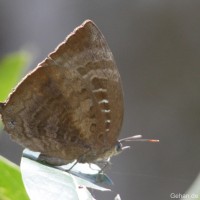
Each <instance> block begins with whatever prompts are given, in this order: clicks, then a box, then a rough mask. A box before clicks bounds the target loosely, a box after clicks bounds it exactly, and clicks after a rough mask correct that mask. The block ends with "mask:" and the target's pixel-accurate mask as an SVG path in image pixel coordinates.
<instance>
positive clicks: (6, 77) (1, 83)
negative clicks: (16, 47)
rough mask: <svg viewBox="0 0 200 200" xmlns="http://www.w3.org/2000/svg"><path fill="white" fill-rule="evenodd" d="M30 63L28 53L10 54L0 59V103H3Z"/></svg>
mask: <svg viewBox="0 0 200 200" xmlns="http://www.w3.org/2000/svg"><path fill="white" fill-rule="evenodd" d="M29 61H30V54H29V53H28V52H24V51H20V52H17V53H12V54H9V55H7V56H5V57H4V58H2V59H0V101H5V100H6V99H7V96H8V94H9V93H10V92H11V90H12V88H13V87H14V86H15V85H16V84H17V82H18V81H19V79H20V78H21V76H22V74H23V70H24V67H26V66H27V64H28V62H29Z"/></svg>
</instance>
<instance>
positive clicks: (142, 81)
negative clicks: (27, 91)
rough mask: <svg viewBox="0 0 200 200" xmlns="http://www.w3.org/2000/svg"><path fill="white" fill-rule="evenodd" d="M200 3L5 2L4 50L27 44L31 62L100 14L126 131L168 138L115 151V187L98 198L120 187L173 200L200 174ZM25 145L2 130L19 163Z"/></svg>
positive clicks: (9, 154) (4, 151)
mask: <svg viewBox="0 0 200 200" xmlns="http://www.w3.org/2000/svg"><path fill="white" fill-rule="evenodd" d="M199 9H200V1H186V0H176V1H156V0H134V1H120V0H102V1H89V0H84V1H78V0H73V1H70V0H69V1H67V0H57V1H54V0H35V1H31V0H15V1H6V0H1V1H0V24H1V25H0V27H1V28H0V56H1V57H2V56H4V55H6V54H8V53H11V52H14V51H17V50H21V49H27V50H29V51H31V52H33V55H34V59H33V61H32V63H31V66H30V69H31V68H33V67H35V66H36V65H37V63H39V62H41V61H42V60H43V59H44V58H45V57H46V56H47V55H48V53H50V52H51V51H53V50H54V49H55V47H56V46H57V45H58V44H59V43H60V42H62V41H63V40H64V38H65V37H66V36H67V35H68V34H69V33H70V32H71V31H72V30H73V29H74V28H75V27H76V26H78V25H80V24H81V23H82V22H83V21H84V20H85V19H92V20H93V21H94V22H95V23H96V24H97V26H98V27H99V28H100V29H101V31H102V32H103V34H104V36H105V37H106V39H107V41H108V43H109V46H110V48H111V49H112V52H113V54H114V57H115V60H116V63H117V65H118V68H119V71H120V74H121V77H122V81H123V88H124V98H125V116H124V123H123V128H122V131H121V135H120V137H121V138H122V137H127V136H131V135H133V134H142V135H143V137H144V138H156V139H160V143H158V144H153V143H139V142H138V143H134V144H133V145H132V148H131V149H130V150H128V151H126V152H124V153H123V154H121V155H120V156H118V157H115V158H113V159H112V160H111V161H112V166H111V169H109V170H108V171H107V173H108V175H109V176H110V177H111V179H112V180H113V182H114V186H113V192H111V193H102V192H97V193H94V194H95V197H96V198H97V199H99V200H100V199H101V200H107V199H113V196H114V194H116V193H119V194H120V195H121V198H122V199H123V200H131V199H137V200H145V199H148V200H161V199H162V200H168V199H171V197H170V194H171V193H174V194H184V193H187V190H188V189H189V188H190V187H191V185H192V184H193V183H194V181H195V180H196V178H197V176H198V174H199V169H200V159H199V153H200V104H199V102H200V92H199V85H200V67H199V62H200V39H199V36H200V12H199ZM30 69H29V70H30ZM29 70H27V71H29ZM8 78H9V77H8ZM21 152H22V148H21V147H20V146H19V145H17V144H15V143H14V142H12V141H11V140H10V139H9V137H8V135H7V134H5V133H3V134H1V136H0V154H1V155H3V156H5V157H6V158H8V159H10V160H12V161H14V162H15V163H17V164H19V162H20V156H21ZM197 188H200V186H199V187H198V186H197ZM199 194H200V193H199ZM175 199H178V198H175Z"/></svg>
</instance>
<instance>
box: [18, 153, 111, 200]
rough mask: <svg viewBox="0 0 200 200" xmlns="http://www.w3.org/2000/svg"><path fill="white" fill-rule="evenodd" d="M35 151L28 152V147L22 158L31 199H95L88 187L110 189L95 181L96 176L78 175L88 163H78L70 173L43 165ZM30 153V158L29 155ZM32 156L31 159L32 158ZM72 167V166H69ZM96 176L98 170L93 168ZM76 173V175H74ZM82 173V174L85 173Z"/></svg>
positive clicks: (22, 167) (23, 172)
mask: <svg viewBox="0 0 200 200" xmlns="http://www.w3.org/2000/svg"><path fill="white" fill-rule="evenodd" d="M33 153H34V152H27V149H26V150H25V152H24V153H23V156H26V157H22V159H21V165H20V166H21V172H22V177H23V181H24V184H25V187H26V191H27V193H28V194H29V197H30V199H31V200H43V199H48V200H66V199H68V200H71V199H72V200H94V198H93V197H92V195H91V193H90V192H89V191H88V190H87V188H86V187H89V188H93V189H96V190H101V191H109V189H107V188H104V187H101V186H99V185H97V184H94V183H93V181H94V180H93V179H94V177H93V176H92V174H91V173H90V171H89V172H88V173H90V175H91V177H92V178H91V181H90V179H84V176H83V178H80V177H78V176H79V172H80V171H79V170H80V169H82V172H84V170H86V167H87V166H86V165H81V164H76V165H75V167H74V168H73V171H70V173H68V172H66V171H63V170H61V169H56V168H54V167H50V166H47V165H43V164H41V163H39V162H37V161H35V160H34V159H36V158H37V157H38V155H39V154H37V153H36V155H34V154H33ZM28 154H29V158H27V157H28ZM30 158H31V159H30ZM68 167H70V166H68ZM89 169H90V170H91V171H93V174H94V175H95V176H96V174H97V173H98V171H96V170H95V173H94V170H92V169H91V168H89ZM72 173H73V174H72ZM74 174H76V175H74ZM83 174H84V173H82V174H81V175H83Z"/></svg>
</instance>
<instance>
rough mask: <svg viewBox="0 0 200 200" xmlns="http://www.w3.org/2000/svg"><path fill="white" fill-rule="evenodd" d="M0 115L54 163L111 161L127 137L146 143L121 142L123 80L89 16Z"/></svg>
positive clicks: (24, 82) (26, 143) (28, 78)
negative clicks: (119, 138) (136, 141)
mask: <svg viewBox="0 0 200 200" xmlns="http://www.w3.org/2000/svg"><path fill="white" fill-rule="evenodd" d="M0 113H1V116H2V120H3V123H4V125H5V130H6V131H7V132H8V133H9V134H10V135H11V137H12V139H13V140H15V141H16V142H18V143H20V144H21V145H23V146H24V147H26V148H29V149H30V150H33V151H39V152H41V153H42V154H41V155H42V159H43V160H44V161H46V162H47V163H50V164H53V165H61V164H66V163H69V162H71V161H74V160H77V161H78V162H81V163H85V162H87V163H95V162H98V161H107V160H108V159H109V158H110V157H112V156H113V155H116V154H118V153H119V152H121V151H122V150H123V149H126V148H127V147H123V145H122V143H123V142H124V141H134V140H140V141H144V140H143V139H140V138H141V137H140V136H132V137H129V138H125V139H122V140H119V141H118V140H117V138H118V136H119V132H120V129H121V125H122V119H123V93H122V86H121V79H120V75H119V72H118V69H117V67H116V64H115V61H114V58H113V55H112V52H111V50H110V48H109V47H108V44H107V42H106V40H105V38H104V36H103V35H102V33H101V32H100V30H99V29H98V28H97V26H96V25H95V24H94V23H93V22H92V21H90V20H86V21H85V22H84V23H83V24H82V25H81V26H79V27H77V28H76V29H75V30H74V31H73V32H72V33H71V34H70V35H69V36H67V38H66V39H65V40H64V42H62V43H61V44H60V45H59V46H58V47H57V48H56V49H55V51H54V52H52V53H50V54H49V55H48V57H47V58H46V59H45V60H44V61H42V62H41V63H40V64H38V66H37V67H36V68H35V69H34V70H33V71H32V72H30V73H29V74H28V75H27V76H26V77H24V78H23V80H22V81H21V82H20V83H19V84H18V85H17V87H16V88H15V89H14V91H13V92H12V93H11V94H10V96H9V98H8V100H7V101H6V102H5V103H0ZM145 141H146V140H145ZM148 141H155V140H148Z"/></svg>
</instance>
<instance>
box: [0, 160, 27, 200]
mask: <svg viewBox="0 0 200 200" xmlns="http://www.w3.org/2000/svg"><path fill="white" fill-rule="evenodd" d="M0 199H1V200H28V199H29V198H28V196H27V194H26V191H25V188H24V185H23V182H22V178H21V173H20V170H19V167H18V166H17V165H15V164H13V163H11V162H10V161H8V160H6V159H5V158H3V157H2V156H0Z"/></svg>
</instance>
